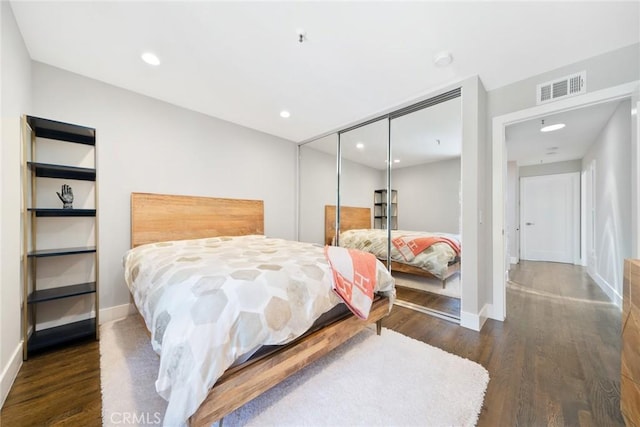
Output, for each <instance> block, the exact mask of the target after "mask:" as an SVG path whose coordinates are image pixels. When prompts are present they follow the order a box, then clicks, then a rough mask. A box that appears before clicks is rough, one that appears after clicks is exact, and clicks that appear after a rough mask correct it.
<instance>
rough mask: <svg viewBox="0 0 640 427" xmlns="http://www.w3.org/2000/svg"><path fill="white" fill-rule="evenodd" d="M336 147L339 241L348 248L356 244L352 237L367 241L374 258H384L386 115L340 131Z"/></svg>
mask: <svg viewBox="0 0 640 427" xmlns="http://www.w3.org/2000/svg"><path fill="white" fill-rule="evenodd" d="M339 147H340V175H339V203H338V206H339V211H340V239H341V240H340V241H341V242H342V243H346V242H343V240H345V239H349V240H350V244H349V245H348V246H349V247H357V244H356V243H355V241H354V240H355V239H358V240H362V241H363V242H371V244H372V245H375V246H376V248H375V249H374V250H375V253H376V255H377V256H378V258H380V259H382V260H387V257H388V246H389V238H388V237H389V236H388V227H389V222H388V221H389V218H388V216H389V215H388V214H389V212H388V211H389V209H388V200H387V189H388V169H389V162H388V151H389V122H388V120H387V118H386V117H385V118H383V119H380V120H377V121H374V122H369V123H366V124H364V125H361V126H358V127H354V128H350V129H347V130H345V131H342V132H340V134H339ZM356 230H358V231H356ZM365 230H366V231H365ZM357 233H358V234H357ZM367 249H370V248H367Z"/></svg>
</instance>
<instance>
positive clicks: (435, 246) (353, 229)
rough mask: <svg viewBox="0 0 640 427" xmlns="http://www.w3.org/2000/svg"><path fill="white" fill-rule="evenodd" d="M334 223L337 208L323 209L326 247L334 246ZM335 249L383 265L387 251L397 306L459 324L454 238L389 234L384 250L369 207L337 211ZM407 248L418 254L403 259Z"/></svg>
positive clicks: (383, 237) (381, 231) (457, 246)
mask: <svg viewBox="0 0 640 427" xmlns="http://www.w3.org/2000/svg"><path fill="white" fill-rule="evenodd" d="M335 218H336V207H335V206H333V205H327V206H325V244H329V245H330V244H335V243H336V241H335V240H336V239H335V236H336V227H335V222H336V221H335ZM405 243H408V245H406V244H405ZM338 244H339V245H340V246H343V247H349V248H354V249H359V250H363V251H366V252H370V253H373V254H374V255H376V257H377V258H378V259H380V260H382V261H383V262H385V263H386V262H387V254H388V247H390V249H391V259H390V263H391V272H392V275H393V277H394V278H395V280H396V292H397V295H398V301H397V304H398V305H403V306H406V307H408V308H412V309H415V310H418V311H429V313H428V314H431V315H436V316H438V317H442V318H444V319H446V320H455V319H459V316H460V274H459V272H460V263H461V256H460V253H461V252H460V242H459V238H458V237H457V236H456V235H453V234H449V233H437V232H436V233H433V232H415V231H408V230H391V242H390V245H389V246H388V245H387V230H385V229H375V228H372V211H371V208H365V207H352V206H341V207H340V234H339V239H338ZM411 244H413V245H414V247H415V251H416V255H415V256H413V257H411V256H408V257H406V258H405V257H404V256H403V255H404V254H406V253H407V252H408V247H407V246H409V245H411ZM454 247H455V249H457V250H454Z"/></svg>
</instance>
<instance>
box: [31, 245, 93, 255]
mask: <svg viewBox="0 0 640 427" xmlns="http://www.w3.org/2000/svg"><path fill="white" fill-rule="evenodd" d="M95 251H96V247H95V246H82V247H77V248H56V249H41V250H37V251H31V252H29V253H28V254H27V256H28V257H29V258H44V257H50V256H62V255H76V254H88V253H92V252H95Z"/></svg>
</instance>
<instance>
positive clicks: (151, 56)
mask: <svg viewBox="0 0 640 427" xmlns="http://www.w3.org/2000/svg"><path fill="white" fill-rule="evenodd" d="M140 57H141V58H142V60H143V61H144V62H146V63H147V64H149V65H154V66H156V65H160V58H158V56H157V55H156V54H155V53H151V52H145V53H143V54H142V55H141V56H140Z"/></svg>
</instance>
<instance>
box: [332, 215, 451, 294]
mask: <svg viewBox="0 0 640 427" xmlns="http://www.w3.org/2000/svg"><path fill="white" fill-rule="evenodd" d="M359 228H371V208H359V207H353V206H340V231H347V230H357V229H359ZM335 235H336V207H335V206H334V205H325V207H324V238H325V244H327V245H330V244H331V243H332V241H333V238H334V237H335ZM381 261H382V262H384V263H385V265H386V263H387V260H384V259H383V260H381ZM391 271H400V272H402V273H408V274H414V275H416V276H421V277H427V278H430V279H438V280H441V281H442V289H444V288H445V286H446V284H447V279H449V278H450V277H451V276H453V275H454V274H456V273H458V272H459V271H460V260H457V261H456V262H454V263H452V264H449V266H448V268H447V272H446V273H445V276H444V278H443V279H440V278H439V277H436V276H434V275H433V274H431V273H430V272H428V271H427V270H424V269H422V268H419V267H414V266H412V265H408V264H403V263H401V262H397V261H391Z"/></svg>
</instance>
